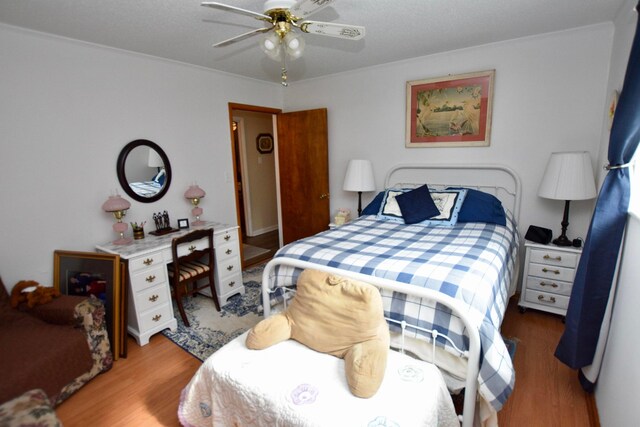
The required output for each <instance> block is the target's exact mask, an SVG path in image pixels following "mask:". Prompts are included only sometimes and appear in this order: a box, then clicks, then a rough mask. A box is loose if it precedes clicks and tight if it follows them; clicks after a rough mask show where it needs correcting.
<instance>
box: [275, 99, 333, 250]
mask: <svg viewBox="0 0 640 427" xmlns="http://www.w3.org/2000/svg"><path fill="white" fill-rule="evenodd" d="M328 145H329V144H328V131H327V109H326V108H321V109H317V110H307V111H295V112H291V113H280V114H278V171H279V172H278V174H279V179H280V208H281V215H282V224H281V226H282V240H283V242H282V243H283V244H285V245H286V244H287V243H290V242H292V241H294V240H298V239H301V238H303V237H308V236H311V235H313V234H316V233H319V232H321V231H324V230H326V229H327V228H328V224H329V222H330V220H329V217H330V214H329V147H328Z"/></svg>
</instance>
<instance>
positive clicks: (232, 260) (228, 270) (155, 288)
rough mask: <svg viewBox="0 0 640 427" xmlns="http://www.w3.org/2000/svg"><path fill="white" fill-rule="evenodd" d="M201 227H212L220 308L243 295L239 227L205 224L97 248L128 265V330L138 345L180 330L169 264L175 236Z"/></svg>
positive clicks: (216, 284)
mask: <svg viewBox="0 0 640 427" xmlns="http://www.w3.org/2000/svg"><path fill="white" fill-rule="evenodd" d="M202 228H213V246H214V250H215V264H216V265H215V287H216V293H217V294H218V301H219V302H220V306H223V305H224V304H225V303H226V302H227V299H229V297H231V296H233V295H236V294H244V285H243V283H242V264H241V262H240V248H239V238H238V226H232V225H227V224H222V223H218V222H205V224H204V225H200V226H197V227H191V229H188V230H180V231H178V232H175V233H170V234H165V235H163V236H152V235H147V236H146V237H145V238H144V239H140V240H134V241H133V242H131V243H128V244H125V245H114V244H113V243H107V244H104V245H98V246H96V250H97V251H98V252H106V253H110V254H118V255H120V259H121V260H122V261H123V262H125V263H126V264H127V265H126V270H127V280H126V282H127V284H126V289H125V293H126V294H127V295H128V296H127V299H126V301H127V304H128V308H127V330H128V331H129V333H130V334H131V335H133V336H134V337H135V339H136V341H137V342H138V345H141V346H142V345H145V344H148V343H149V338H150V337H151V335H153V334H156V333H158V332H160V331H162V330H164V329H167V328H169V329H171V330H172V331H173V330H175V329H176V328H177V322H176V319H175V317H174V314H173V305H172V302H171V289H170V286H169V280H168V276H167V264H169V263H171V262H172V261H173V257H172V255H171V242H172V240H173V238H174V237H178V236H181V235H184V234H186V233H188V232H189V231H192V230H193V229H202ZM125 343H126V341H125Z"/></svg>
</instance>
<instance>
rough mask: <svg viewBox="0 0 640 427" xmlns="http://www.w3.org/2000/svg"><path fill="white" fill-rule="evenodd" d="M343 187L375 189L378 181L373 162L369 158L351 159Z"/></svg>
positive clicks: (350, 189)
mask: <svg viewBox="0 0 640 427" xmlns="http://www.w3.org/2000/svg"><path fill="white" fill-rule="evenodd" d="M342 189H343V190H344V191H374V190H375V189H376V182H375V179H374V177H373V167H372V166H371V162H370V161H369V160H349V165H348V166H347V173H346V175H345V177H344V185H343V186H342Z"/></svg>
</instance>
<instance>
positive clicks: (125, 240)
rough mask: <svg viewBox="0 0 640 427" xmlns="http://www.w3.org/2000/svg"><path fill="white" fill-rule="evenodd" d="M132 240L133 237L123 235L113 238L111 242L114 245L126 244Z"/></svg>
mask: <svg viewBox="0 0 640 427" xmlns="http://www.w3.org/2000/svg"><path fill="white" fill-rule="evenodd" d="M131 242H133V239H132V238H131V237H123V238H120V239H117V240H114V241H113V242H111V243H113V244H114V245H126V244H129V243H131Z"/></svg>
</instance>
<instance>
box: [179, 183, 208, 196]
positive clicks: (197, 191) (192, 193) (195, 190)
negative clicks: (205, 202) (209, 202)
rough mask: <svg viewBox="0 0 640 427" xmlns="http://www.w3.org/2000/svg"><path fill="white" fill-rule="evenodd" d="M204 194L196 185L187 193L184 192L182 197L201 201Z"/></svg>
mask: <svg viewBox="0 0 640 427" xmlns="http://www.w3.org/2000/svg"><path fill="white" fill-rule="evenodd" d="M206 194H207V193H205V192H204V190H203V189H202V188H200V187H198V186H197V185H191V186H189V188H188V189H187V191H185V192H184V197H186V198H187V199H202V198H203V197H204V196H205V195H206Z"/></svg>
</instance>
